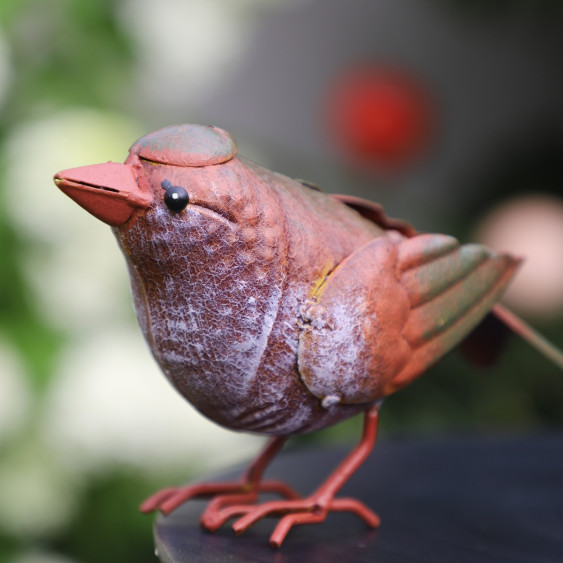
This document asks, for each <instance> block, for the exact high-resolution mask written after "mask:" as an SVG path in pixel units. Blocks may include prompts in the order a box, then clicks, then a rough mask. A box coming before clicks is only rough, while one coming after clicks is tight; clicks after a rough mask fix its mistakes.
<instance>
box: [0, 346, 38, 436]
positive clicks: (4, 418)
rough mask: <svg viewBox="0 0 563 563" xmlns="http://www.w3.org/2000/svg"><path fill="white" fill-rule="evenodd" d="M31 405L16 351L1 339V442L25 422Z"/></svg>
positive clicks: (24, 376)
mask: <svg viewBox="0 0 563 563" xmlns="http://www.w3.org/2000/svg"><path fill="white" fill-rule="evenodd" d="M30 405H31V393H30V389H29V385H28V383H27V379H26V374H25V373H24V369H23V367H22V364H21V361H20V359H19V358H18V356H17V353H16V351H15V350H14V349H13V348H11V347H10V346H9V345H8V344H6V343H4V342H2V341H0V444H1V443H2V442H3V441H5V440H7V439H8V438H10V437H11V436H13V434H14V433H15V432H17V431H18V430H19V429H20V428H21V427H22V426H23V424H24V423H25V421H26V418H27V415H28V413H29V407H30Z"/></svg>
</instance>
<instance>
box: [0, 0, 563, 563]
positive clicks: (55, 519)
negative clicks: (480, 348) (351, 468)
mask: <svg viewBox="0 0 563 563" xmlns="http://www.w3.org/2000/svg"><path fill="white" fill-rule="evenodd" d="M0 18H1V19H0V26H1V27H0V561H13V562H17V563H35V562H46V563H55V562H58V563H65V562H67V563H68V562H86V563H90V562H97V561H108V560H111V561H120V562H127V561H131V562H133V561H134V562H142V561H154V555H153V545H152V536H151V518H150V517H146V516H141V515H140V514H138V513H137V505H138V503H139V501H140V500H141V499H143V497H144V496H146V495H147V494H148V493H149V492H152V491H153V490H154V489H156V488H158V487H161V486H164V485H169V484H171V483H173V482H182V481H183V480H186V479H190V478H195V477H196V476H202V475H204V474H205V473H206V472H209V471H216V470H219V469H221V468H224V467H225V466H226V465H229V464H231V463H234V462H236V461H241V460H243V459H247V458H249V457H250V456H251V455H252V453H253V452H254V451H255V450H256V449H257V448H258V447H259V444H260V443H261V439H260V438H257V437H251V436H245V435H239V434H234V433H231V432H229V431H227V430H223V429H220V428H217V427H215V426H214V425H212V424H211V423H208V422H207V421H205V420H203V419H202V418H201V417H200V416H199V415H197V414H195V413H194V412H193V410H192V409H191V407H190V406H188V405H187V404H185V403H184V402H183V401H182V399H180V398H179V396H177V395H176V394H175V392H174V391H173V390H172V389H171V388H170V387H169V386H168V384H167V383H166V381H165V380H164V378H163V377H162V376H161V375H160V374H159V372H158V369H157V368H156V367H155V365H154V363H153V361H152V359H151V357H150V355H149V353H148V351H147V350H146V349H145V345H144V343H143V341H142V338H141V336H140V333H139V331H138V329H137V327H136V323H135V319H134V315H133V312H132V307H131V299H130V296H129V293H128V291H129V290H128V280H127V276H126V272H125V267H124V264H123V261H122V259H121V256H120V255H119V251H118V249H117V246H116V245H115V242H114V241H113V239H112V235H111V233H110V231H109V229H107V227H105V226H104V225H102V224H101V223H99V222H98V221H96V220H95V219H93V218H92V217H90V216H88V215H87V214H85V213H84V212H83V211H82V210H80V209H79V208H78V207H77V206H76V205H75V204H74V203H73V202H71V201H70V200H68V199H67V198H65V197H64V196H63V195H62V194H60V193H59V192H58V190H56V188H55V186H54V185H53V184H52V182H51V178H52V175H53V173H54V172H56V171H57V170H60V169H63V168H69V167H74V166H79V165H82V164H89V163H93V162H101V161H104V160H117V161H122V160H123V159H124V158H125V157H126V154H127V149H128V147H129V146H130V145H131V144H132V142H133V141H134V140H135V139H136V138H137V137H139V136H141V135H143V134H145V133H147V132H149V131H151V130H153V129H156V128H160V127H163V126H165V125H169V124H172V123H183V122H195V123H198V122H201V123H213V124H215V125H218V126H220V127H223V128H225V129H227V130H229V131H230V132H231V133H232V134H233V135H234V137H235V138H236V139H237V141H238V143H239V151H240V153H241V154H243V155H245V156H247V157H248V158H250V159H253V160H255V161H257V162H259V163H261V164H263V165H265V166H268V167H270V168H273V169H275V170H276V171H279V172H283V173H285V174H287V175H289V176H292V177H299V178H305V179H306V180H309V181H311V182H314V183H317V184H319V185H320V186H321V187H322V189H323V190H325V191H327V192H341V193H342V192H344V193H352V194H356V195H360V196H362V197H366V198H369V199H372V200H375V201H379V202H381V203H383V204H384V206H385V208H386V211H387V213H388V214H389V215H391V216H396V217H401V218H403V219H406V220H408V221H409V222H411V223H412V224H413V225H415V226H416V227H417V228H418V229H419V230H421V231H434V232H445V233H449V234H453V235H455V236H457V237H459V238H460V239H461V240H462V241H471V240H478V241H482V242H486V243H487V244H489V245H491V246H493V247H495V248H497V249H499V250H512V251H514V252H517V253H520V254H523V255H525V256H526V263H525V265H524V266H523V268H522V270H521V273H520V275H519V277H518V280H517V281H516V282H515V283H514V285H513V287H512V288H511V289H510V291H509V292H508V293H507V295H506V299H505V302H506V303H507V304H508V305H509V306H510V307H511V308H513V309H514V310H515V311H516V312H518V313H519V314H520V315H522V316H523V317H524V318H525V319H527V320H528V321H529V322H531V323H533V324H534V325H535V326H536V327H537V328H538V329H539V330H540V331H541V332H542V333H544V334H545V335H547V336H548V338H550V339H551V340H552V341H554V342H555V343H558V344H559V346H561V345H562V344H563V167H562V146H563V143H562V142H563V105H562V100H563V68H562V66H561V55H562V53H563V49H562V47H563V33H562V32H563V7H562V6H561V3H560V2H557V1H556V0H551V1H550V0H536V1H533V0H519V1H508V0H506V1H505V0H487V1H481V2H477V1H475V0H428V1H425V2H420V1H418V0H401V1H397V0H371V1H368V0H346V1H344V0H267V1H266V0H163V1H161V2H154V1H149V0H118V1H114V0H97V1H82V0H47V1H45V0H24V1H22V0H2V3H1V5H0ZM562 426H563V374H561V372H560V371H559V370H558V369H557V368H555V367H554V366H552V365H551V364H550V363H549V362H548V361H547V360H546V359H545V358H543V357H542V356H540V355H539V354H538V353H537V352H536V351H534V350H533V349H531V348H530V347H529V346H528V345H526V344H523V343H522V342H521V341H519V340H518V339H517V338H514V339H513V340H512V341H511V342H509V344H508V346H507V349H506V351H505V354H504V355H503V357H502V358H501V359H500V361H499V362H498V363H497V364H496V365H494V366H492V367H490V368H487V369H477V368H475V367H474V366H472V365H470V364H468V363H467V362H466V361H465V360H464V359H463V357H462V356H461V355H460V354H459V353H457V352H456V353H452V354H451V355H449V356H448V357H447V358H445V359H444V360H443V361H442V362H441V363H440V364H439V365H437V366H436V367H435V368H433V369H432V370H430V371H429V372H428V374H426V375H425V376H424V377H423V378H421V379H420V380H418V381H417V382H416V383H414V384H413V385H412V386H410V387H409V388H407V389H405V390H403V391H401V392H400V393H398V394H397V395H396V396H393V397H391V398H389V399H388V400H387V402H386V404H385V405H384V407H383V411H382V429H381V435H382V440H389V439H398V438H400V437H407V436H408V437H409V439H416V438H418V437H420V438H428V437H435V436H438V435H443V434H446V433H447V434H456V435H463V434H468V433H471V434H481V433H482V434H485V433H487V434H499V433H500V434H512V433H515V434H522V433H526V434H529V433H535V432H538V433H539V432H553V431H559V432H560V431H561V429H562ZM358 432H359V421H357V420H352V421H350V422H349V423H345V424H342V425H340V426H337V427H335V428H332V429H328V430H326V431H323V432H320V433H317V434H314V435H311V436H305V437H302V438H299V439H297V440H296V442H297V446H298V447H299V446H301V447H309V446H310V444H312V443H317V444H319V443H320V444H328V443H330V442H333V441H342V442H346V443H350V444H352V443H353V442H354V441H355V440H356V437H357V433H358Z"/></svg>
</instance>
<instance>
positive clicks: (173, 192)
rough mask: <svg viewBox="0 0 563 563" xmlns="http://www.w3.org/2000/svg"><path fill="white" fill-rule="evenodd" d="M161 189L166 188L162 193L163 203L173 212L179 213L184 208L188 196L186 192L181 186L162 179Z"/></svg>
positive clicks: (188, 200) (188, 199) (187, 201)
mask: <svg viewBox="0 0 563 563" xmlns="http://www.w3.org/2000/svg"><path fill="white" fill-rule="evenodd" d="M160 185H161V186H162V188H163V189H165V190H166V193H165V194H164V203H165V204H166V207H168V209H170V211H173V212H174V213H179V212H180V211H183V210H184V209H186V207H187V205H188V203H189V202H190V198H189V197H188V192H187V191H186V190H185V189H184V188H182V187H181V186H173V185H172V184H171V183H170V182H169V181H168V180H164V181H163V182H162V183H161V184H160Z"/></svg>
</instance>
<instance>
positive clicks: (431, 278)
mask: <svg viewBox="0 0 563 563" xmlns="http://www.w3.org/2000/svg"><path fill="white" fill-rule="evenodd" d="M55 182H56V184H57V186H58V187H59V188H60V189H61V190H62V191H63V192H65V193H66V194H67V195H68V196H70V197H71V198H72V199H73V200H74V201H76V203H78V204H79V205H81V206H82V207H84V208H85V209H86V210H87V211H89V212H90V213H91V214H93V215H94V216H95V217H97V218H98V219H100V220H102V221H104V222H105V223H107V224H109V225H111V226H112V227H113V231H114V233H115V235H116V237H117V240H118V243H119V245H120V247H121V249H122V251H123V253H124V255H125V258H126V261H127V266H128V268H129V273H130V276H131V285H132V292H133V298H134V304H135V309H136V312H137V316H138V320H139V324H140V326H141V329H142V331H143V334H144V336H145V338H146V340H147V342H148V344H149V346H150V349H151V351H152V353H153V354H154V357H155V358H156V361H157V362H158V364H159V365H160V367H161V368H162V370H163V372H164V373H165V375H166V377H167V378H168V379H169V381H170V382H171V383H172V385H173V386H174V387H175V388H176V389H177V390H178V391H179V392H180V393H181V394H182V395H183V396H184V397H185V398H186V399H187V400H188V401H190V402H191V403H192V404H193V405H194V406H195V407H196V409H198V410H199V411H200V412H201V413H203V414H204V415H205V416H207V417H209V418H210V419H211V420H214V421H215V422H217V423H218V424H221V425H223V426H225V427H227V428H231V429H234V430H244V431H249V432H255V433H260V434H265V435H269V436H271V437H272V438H271V440H270V441H269V443H268V445H267V446H266V448H265V449H264V451H263V452H262V453H261V454H260V455H259V456H258V458H257V459H256V460H255V461H254V462H253V463H252V464H251V465H250V467H249V468H248V470H247V471H246V473H245V474H244V475H243V476H242V478H241V480H240V482H238V483H212V484H201V485H193V486H188V487H184V488H172V489H166V490H163V491H160V492H158V493H156V494H155V495H153V496H152V497H150V498H149V499H148V500H147V501H145V503H144V504H143V505H142V507H141V508H142V510H143V511H151V510H154V509H160V510H161V511H162V512H164V513H169V512H170V511H172V510H174V509H175V508H176V507H178V506H179V505H180V504H182V503H183V502H185V501H186V500H188V499H190V498H193V497H196V496H214V499H213V500H212V501H211V502H210V503H209V505H208V507H207V509H206V511H205V512H204V514H203V516H202V519H201V522H202V525H203V526H204V527H205V528H207V529H209V530H216V529H217V528H219V527H220V526H221V525H222V524H223V523H224V522H225V521H226V520H228V519H230V518H232V517H234V516H238V517H239V518H238V519H237V520H236V522H235V524H234V526H233V527H234V529H235V531H236V532H237V533H240V532H242V531H244V530H245V529H247V528H248V527H249V526H250V525H252V524H253V523H254V522H256V521H257V520H259V519H261V518H262V517H263V516H266V515H270V514H274V515H281V520H280V521H279V523H278V524H277V527H276V528H275V531H274V532H273V534H272V536H271V539H270V543H271V545H272V546H278V547H279V546H280V545H281V543H282V541H283V540H284V538H285V536H286V535H287V533H288V531H289V530H290V528H291V527H292V526H293V525H295V524H304V523H313V522H321V521H322V520H324V519H325V517H326V515H327V513H328V512H329V511H331V510H335V511H351V512H353V513H355V514H357V515H358V516H359V517H360V518H362V519H363V520H364V521H365V522H366V523H367V524H368V525H369V526H372V527H376V526H378V525H379V518H378V516H377V515H376V514H375V513H374V512H372V511H371V510H370V509H369V508H368V507H366V506H365V505H364V504H362V503H361V502H360V501H358V500H354V499H350V498H338V497H337V496H336V495H337V493H338V491H339V490H340V488H341V487H342V486H343V484H344V483H345V482H346V480H347V479H348V478H349V477H350V476H351V475H352V474H353V472H354V471H355V470H356V469H357V468H358V467H359V466H360V465H361V463H362V462H363V461H364V460H365V459H366V457H367V456H368V455H369V453H370V451H371V449H372V447H373V445H374V443H375V437H376V431H377V421H378V409H379V406H380V404H381V401H382V400H383V399H384V398H385V397H386V396H387V395H389V394H391V393H393V392H395V391H397V390H399V389H401V388H402V387H404V386H406V385H408V384H409V383H410V382H411V381H413V380H414V379H415V378H417V377H419V376H420V375H421V374H422V373H424V371H425V370H426V369H427V368H428V367H429V366H430V365H432V364H433V363H435V362H436V361H437V360H438V359H440V358H441V357H442V356H443V355H444V354H445V353H446V352H448V351H449V350H450V349H451V348H453V347H454V346H455V345H457V344H458V343H459V342H460V341H462V340H463V339H464V338H465V337H466V336H467V335H468V334H469V333H470V332H471V331H472V329H473V328H474V327H476V326H477V325H478V324H479V322H480V321H481V320H482V319H483V318H484V317H485V316H486V315H487V313H488V312H489V311H491V309H492V308H493V307H494V306H495V303H496V301H497V300H498V298H499V296H500V295H501V293H502V292H503V290H504V289H505V287H506V286H507V284H508V283H509V281H510V279H511V278H512V276H513V274H514V272H515V270H516V267H517V265H518V263H519V259H517V258H515V257H512V256H510V255H506V254H497V253H495V252H492V251H491V250H489V249H487V248H485V247H484V246H480V245H463V246H460V245H459V243H458V242H457V241H456V240H455V239H454V238H452V237H449V236H445V235H439V234H438V235H436V234H417V233H416V232H415V231H414V229H413V228H412V227H410V226H409V225H408V224H407V223H404V222H403V221H399V220H393V219H390V218H388V217H386V215H385V214H384V212H383V210H382V208H381V207H380V206H378V205H377V204H374V203H371V202H368V201H364V200H360V199H358V198H353V197H350V196H339V195H326V194H324V193H322V192H321V191H319V190H318V189H317V188H316V187H315V186H312V185H310V184H308V183H305V182H299V181H295V180H291V179H289V178H287V177H285V176H282V175H280V174H276V173H273V172H270V171H269V170H266V169H264V168H261V167H260V166H258V165H256V164H253V163H252V162H249V161H247V160H244V159H243V158H240V157H238V156H237V149H236V144H235V142H234V140H233V139H232V137H231V136H230V135H229V134H228V133H226V132H225V131H223V130H221V129H219V128H216V127H208V126H199V125H179V126H173V127H167V128H165V129H161V130H159V131H156V132H154V133H151V134H149V135H147V136H145V137H142V138H141V139H139V140H138V141H137V142H136V143H135V144H134V145H133V146H132V147H131V149H130V154H129V157H128V158H127V160H126V161H125V163H124V164H120V163H115V162H108V163H105V164H95V165H92V166H84V167H80V168H74V169H70V170H65V171H63V172H59V173H58V174H57V175H56V176H55ZM494 311H495V312H496V313H497V314H498V316H500V317H502V318H503V319H504V320H505V321H507V322H509V323H510V313H508V312H506V311H505V310H504V309H501V308H500V307H499V306H497V307H496V308H495V309H494ZM506 315H508V317H507V316H506ZM360 412H363V413H365V425H364V434H363V437H362V439H361V441H360V443H359V445H358V446H357V447H356V449H354V450H353V451H352V452H351V454H350V455H349V456H348V457H347V458H346V459H345V460H344V461H343V462H342V464H341V465H340V466H339V467H338V468H337V469H336V470H335V471H334V472H333V473H332V475H330V476H329V478H328V479H327V480H326V481H325V483H324V484H323V485H322V486H321V487H320V488H319V489H318V490H317V491H316V492H314V493H313V494H311V495H310V496H308V497H304V498H302V497H300V496H299V495H297V494H296V493H295V492H294V491H293V490H292V489H290V488H289V487H288V486H287V485H285V484H284V483H282V482H279V481H265V480H262V474H263V472H264V470H265V468H266V466H267V464H268V463H269V461H270V460H271V459H272V458H273V456H274V455H275V454H276V453H277V452H278V451H279V450H280V448H281V447H282V446H283V444H284V442H285V441H286V439H287V438H288V437H289V436H291V435H293V434H299V433H304V432H310V431H312V430H316V429H319V428H323V427H325V426H328V425H330V424H334V423H336V422H339V421H341V420H343V419H345V418H348V417H350V416H352V415H354V414H356V413H360ZM264 491H268V492H275V493H279V494H280V495H281V496H282V497H286V498H284V499H281V500H277V501H270V502H266V503H263V504H256V503H257V500H258V495H259V494H260V493H261V492H264Z"/></svg>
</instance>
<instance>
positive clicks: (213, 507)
mask: <svg viewBox="0 0 563 563" xmlns="http://www.w3.org/2000/svg"><path fill="white" fill-rule="evenodd" d="M260 493H276V494H279V495H281V496H283V497H285V498H287V499H298V498H299V495H298V494H297V493H296V492H295V491H294V490H293V489H292V488H291V487H289V486H288V485H286V484H285V483H283V482H281V481H263V482H261V483H249V482H242V483H201V484H196V485H189V486H187V487H177V488H168V489H162V490H161V491H157V492H156V493H154V494H153V495H151V496H150V497H149V498H148V499H146V500H145V501H144V502H143V503H142V504H141V507H140V510H141V512H152V511H153V510H160V511H161V512H162V513H163V514H170V513H171V512H172V511H173V510H175V509H176V508H178V507H179V506H180V505H182V504H184V503H185V502H187V501H188V500H190V499H192V498H200V497H210V496H213V497H214V498H213V499H212V500H211V502H210V503H209V505H208V507H207V509H206V511H205V512H204V514H203V516H202V519H201V522H202V525H203V527H204V528H206V529H208V530H216V529H217V528H219V527H220V526H221V525H222V523H223V522H224V521H225V520H221V522H220V523H219V524H216V522H217V518H218V513H219V511H220V510H221V509H222V508H223V507H225V506H229V505H233V504H235V505H238V506H240V503H253V502H256V500H257V498H258V495H259V494H260ZM243 506H245V505H243Z"/></svg>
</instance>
